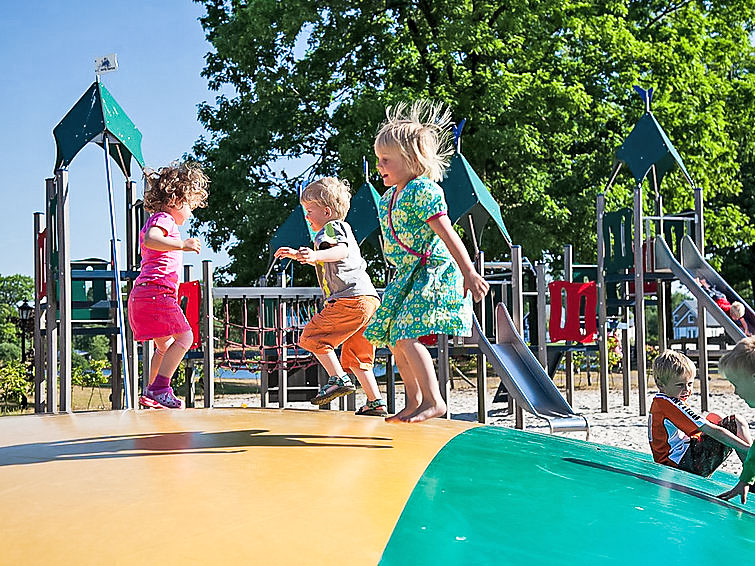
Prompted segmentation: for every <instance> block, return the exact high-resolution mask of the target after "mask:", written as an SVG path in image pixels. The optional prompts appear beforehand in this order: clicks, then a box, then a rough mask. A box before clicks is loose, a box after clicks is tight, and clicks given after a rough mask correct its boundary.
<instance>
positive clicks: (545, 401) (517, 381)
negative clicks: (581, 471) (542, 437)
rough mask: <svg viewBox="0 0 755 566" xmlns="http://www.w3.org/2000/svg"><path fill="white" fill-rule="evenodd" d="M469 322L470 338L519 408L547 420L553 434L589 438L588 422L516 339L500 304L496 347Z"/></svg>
mask: <svg viewBox="0 0 755 566" xmlns="http://www.w3.org/2000/svg"><path fill="white" fill-rule="evenodd" d="M472 323H473V326H472V339H473V340H474V341H475V342H476V343H477V346H478V348H479V349H480V351H481V352H482V353H483V354H484V355H485V357H486V358H487V359H488V361H489V362H490V363H491V365H492V366H493V369H494V371H495V372H496V373H497V374H498V376H499V377H500V378H501V381H502V382H503V385H504V386H505V387H506V390H507V391H508V392H509V394H510V395H511V396H512V397H513V398H514V400H515V401H516V403H517V404H518V405H519V406H520V407H522V408H523V409H525V410H526V411H527V412H529V413H532V414H533V415H535V416H536V417H540V418H541V419H545V420H546V421H548V426H549V427H550V430H551V432H552V433H553V432H575V431H584V432H586V433H587V435H588V437H589V435H590V425H589V424H588V422H587V419H586V418H585V417H583V416H582V415H578V414H576V413H575V412H574V411H573V410H572V408H571V407H570V406H569V404H568V403H567V402H566V399H564V398H563V396H562V395H561V392H560V391H559V390H558V388H557V387H556V386H555V385H554V384H553V381H551V379H550V378H549V377H548V374H547V373H546V372H545V370H544V369H543V366H541V365H540V363H539V362H538V361H537V358H535V355H534V354H533V353H532V351H531V350H530V349H529V346H527V344H525V343H524V340H522V338H521V336H519V333H518V332H517V331H516V329H515V328H514V323H513V321H512V320H511V317H510V316H509V313H508V311H506V307H504V306H503V304H499V305H498V306H497V307H496V324H497V327H498V343H497V344H491V343H490V341H489V340H488V339H487V338H486V337H485V335H484V334H483V332H482V330H481V328H480V323H479V321H478V320H477V317H474V319H473V320H472Z"/></svg>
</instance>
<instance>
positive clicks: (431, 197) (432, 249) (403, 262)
mask: <svg viewBox="0 0 755 566" xmlns="http://www.w3.org/2000/svg"><path fill="white" fill-rule="evenodd" d="M395 192H396V187H395V186H394V187H391V188H390V189H388V190H387V191H386V192H385V194H384V195H383V196H382V198H381V199H380V210H379V213H380V227H381V229H382V231H383V239H384V243H385V246H384V247H385V256H386V258H387V260H388V261H389V262H390V263H392V264H393V265H395V266H396V276H395V278H394V279H393V281H391V282H390V283H389V284H388V286H387V287H386V289H385V294H384V295H383V302H382V304H381V306H380V308H378V310H377V312H376V313H375V315H374V316H373V318H372V321H371V322H370V324H369V325H368V326H367V328H366V330H365V332H364V335H365V336H366V337H367V339H368V340H369V341H370V342H372V343H373V344H375V345H376V346H384V345H388V346H393V345H394V344H395V343H396V341H398V340H403V339H407V338H418V337H420V336H425V335H427V334H454V335H458V336H469V335H471V332H472V299H471V296H468V297H466V298H465V297H464V279H463V277H462V275H461V271H459V267H458V266H457V265H456V262H455V261H454V259H453V257H452V256H451V253H450V252H449V251H448V248H447V247H446V245H445V244H444V243H443V241H442V240H441V239H440V237H439V236H438V235H437V234H436V233H435V232H434V231H433V229H432V228H431V227H430V225H429V224H428V222H427V221H428V220H431V219H432V218H435V217H438V216H440V215H442V214H446V213H447V212H448V207H447V205H446V199H445V196H444V195H443V189H441V188H440V186H439V185H438V184H437V183H434V182H432V181H431V180H430V179H427V178H425V177H418V178H416V179H413V180H412V181H410V182H409V183H408V184H407V185H406V187H404V190H402V191H401V192H399V193H398V195H396V197H395V203H394V204H393V207H392V208H391V202H392V200H393V199H394V194H395ZM389 209H390V211H389ZM389 212H390V216H389ZM391 224H392V228H393V229H391ZM396 236H397V237H398V239H397V238H396ZM402 244H403V245H402ZM406 248H410V250H411V251H409V250H407V249H406ZM412 252H414V253H412ZM423 255H424V256H426V259H425V260H424V261H423V259H422V258H421V257H418V256H423Z"/></svg>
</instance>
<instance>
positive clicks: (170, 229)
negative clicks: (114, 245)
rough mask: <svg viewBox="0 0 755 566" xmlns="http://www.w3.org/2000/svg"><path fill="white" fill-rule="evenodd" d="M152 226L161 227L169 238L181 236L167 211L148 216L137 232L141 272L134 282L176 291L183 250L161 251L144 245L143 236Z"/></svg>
mask: <svg viewBox="0 0 755 566" xmlns="http://www.w3.org/2000/svg"><path fill="white" fill-rule="evenodd" d="M153 226H157V227H158V228H161V229H162V231H163V232H164V233H165V235H166V236H168V237H170V238H178V239H180V238H181V233H180V232H179V231H178V226H177V225H176V221H175V220H174V219H173V217H172V216H171V215H170V214H168V213H167V212H156V213H155V214H153V215H152V216H150V217H149V220H147V222H146V223H145V224H144V227H143V228H142V230H141V232H139V247H140V248H141V251H142V265H141V273H140V274H139V276H138V277H137V278H136V281H135V284H136V285H139V284H146V283H149V284H151V285H161V286H163V287H170V288H171V289H173V290H174V291H175V292H178V272H179V270H180V269H181V266H182V265H183V252H182V251H180V250H176V251H172V252H161V251H157V250H152V249H150V248H147V247H145V246H144V236H145V235H146V234H147V231H148V230H149V229H150V228H152V227H153Z"/></svg>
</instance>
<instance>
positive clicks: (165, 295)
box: [128, 283, 191, 342]
mask: <svg viewBox="0 0 755 566" xmlns="http://www.w3.org/2000/svg"><path fill="white" fill-rule="evenodd" d="M128 322H129V324H130V325H131V331H132V332H133V333H134V340H137V341H138V342H143V341H145V340H152V339H154V338H162V337H164V336H173V335H175V334H181V333H183V332H191V326H190V325H189V321H187V320H186V316H185V315H184V313H183V311H182V310H181V307H180V306H179V304H178V295H177V293H176V291H175V290H174V289H171V288H170V287H164V286H162V285H153V284H151V283H141V284H138V285H136V286H135V287H134V288H133V289H132V291H131V294H130V295H129V297H128Z"/></svg>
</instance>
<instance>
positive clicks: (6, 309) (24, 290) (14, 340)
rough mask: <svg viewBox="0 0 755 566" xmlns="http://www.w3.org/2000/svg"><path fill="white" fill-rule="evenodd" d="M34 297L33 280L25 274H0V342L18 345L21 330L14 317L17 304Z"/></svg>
mask: <svg viewBox="0 0 755 566" xmlns="http://www.w3.org/2000/svg"><path fill="white" fill-rule="evenodd" d="M33 299H34V280H33V279H32V278H31V277H28V276H26V275H18V274H17V275H5V276H3V275H0V342H7V343H11V344H16V345H18V346H19V347H20V344H21V332H20V330H19V328H18V324H17V322H16V319H17V317H18V304H19V303H20V302H22V301H24V300H26V301H32V300H33Z"/></svg>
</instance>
